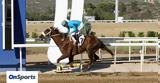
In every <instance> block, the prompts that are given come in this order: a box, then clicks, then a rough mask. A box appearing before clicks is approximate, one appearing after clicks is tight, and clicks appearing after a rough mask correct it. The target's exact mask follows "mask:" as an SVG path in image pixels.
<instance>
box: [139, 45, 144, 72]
mask: <svg viewBox="0 0 160 83" xmlns="http://www.w3.org/2000/svg"><path fill="white" fill-rule="evenodd" d="M140 57H141V61H140V62H141V72H143V61H144V46H142V48H141V50H140Z"/></svg>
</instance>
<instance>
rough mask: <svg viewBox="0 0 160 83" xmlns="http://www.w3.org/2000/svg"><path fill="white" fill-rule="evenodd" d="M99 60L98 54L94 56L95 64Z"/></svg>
mask: <svg viewBox="0 0 160 83" xmlns="http://www.w3.org/2000/svg"><path fill="white" fill-rule="evenodd" d="M98 59H99V56H97V55H96V54H94V62H96V61H97V60H98Z"/></svg>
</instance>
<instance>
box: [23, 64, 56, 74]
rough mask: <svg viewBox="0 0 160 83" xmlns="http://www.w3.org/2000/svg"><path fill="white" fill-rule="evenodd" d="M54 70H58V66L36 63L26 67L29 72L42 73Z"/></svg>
mask: <svg viewBox="0 0 160 83" xmlns="http://www.w3.org/2000/svg"><path fill="white" fill-rule="evenodd" d="M53 69H56V65H54V64H50V63H48V62H36V63H33V64H27V66H26V70H27V71H40V72H42V73H44V72H48V71H52V70H53Z"/></svg>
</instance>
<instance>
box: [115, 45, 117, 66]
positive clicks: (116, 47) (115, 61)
mask: <svg viewBox="0 0 160 83" xmlns="http://www.w3.org/2000/svg"><path fill="white" fill-rule="evenodd" d="M116 61H117V47H116V46H115V51H114V64H115V65H116Z"/></svg>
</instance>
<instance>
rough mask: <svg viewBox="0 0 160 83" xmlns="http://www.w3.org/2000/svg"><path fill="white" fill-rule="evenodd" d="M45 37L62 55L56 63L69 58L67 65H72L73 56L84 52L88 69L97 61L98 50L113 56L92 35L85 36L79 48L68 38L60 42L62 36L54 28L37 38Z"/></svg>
mask: <svg viewBox="0 0 160 83" xmlns="http://www.w3.org/2000/svg"><path fill="white" fill-rule="evenodd" d="M45 37H50V38H52V39H53V40H54V42H55V43H56V45H57V46H58V47H59V49H60V51H61V52H62V55H61V56H60V57H59V58H58V59H57V63H59V62H60V61H61V60H62V59H65V58H69V63H68V64H70V65H71V64H72V63H73V57H74V55H77V54H80V53H82V52H84V51H86V52H87V54H88V57H89V63H88V64H87V66H88V68H90V67H91V65H92V63H93V62H95V61H96V60H98V59H99V57H98V56H97V55H96V54H95V52H96V51H97V50H98V49H102V50H106V51H108V52H109V53H110V54H111V55H112V57H113V56H114V54H113V53H112V51H111V50H110V49H108V48H107V47H106V46H105V45H104V43H103V42H102V41H101V40H100V39H98V38H97V37H96V36H94V35H87V36H85V39H84V42H83V43H82V45H81V46H76V45H74V44H73V41H71V40H70V38H69V37H66V38H64V39H63V41H62V38H63V37H64V34H63V33H61V32H60V31H59V30H58V29H57V28H54V27H50V28H47V29H46V30H44V32H42V34H41V35H40V36H39V38H45Z"/></svg>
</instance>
